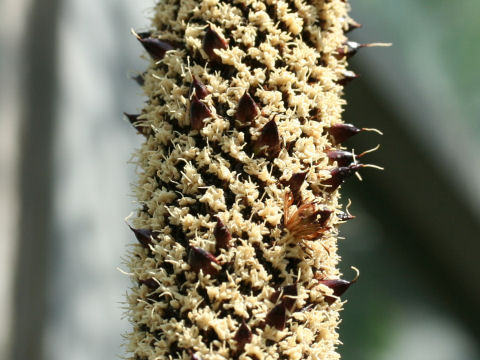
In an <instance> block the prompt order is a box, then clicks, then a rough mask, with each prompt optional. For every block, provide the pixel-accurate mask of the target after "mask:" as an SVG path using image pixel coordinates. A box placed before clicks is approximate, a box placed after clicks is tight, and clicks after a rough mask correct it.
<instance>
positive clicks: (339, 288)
mask: <svg viewBox="0 0 480 360" xmlns="http://www.w3.org/2000/svg"><path fill="white" fill-rule="evenodd" d="M356 281H357V278H355V279H354V280H352V281H347V280H342V279H336V280H320V281H319V283H320V284H323V285H325V286H328V287H329V288H330V289H332V290H333V295H334V296H329V295H326V296H325V301H326V302H327V303H328V304H329V305H331V304H333V303H334V302H335V301H336V300H337V298H338V297H340V296H342V295H343V294H344V293H345V292H346V291H347V290H348V288H349V287H350V286H351V285H352V284H354V283H355V282H356Z"/></svg>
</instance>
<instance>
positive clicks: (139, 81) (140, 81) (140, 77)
mask: <svg viewBox="0 0 480 360" xmlns="http://www.w3.org/2000/svg"><path fill="white" fill-rule="evenodd" d="M131 78H132V80H134V81H135V82H136V83H137V84H138V85H139V86H143V85H145V78H144V75H143V74H138V75H136V76H132V77H131Z"/></svg>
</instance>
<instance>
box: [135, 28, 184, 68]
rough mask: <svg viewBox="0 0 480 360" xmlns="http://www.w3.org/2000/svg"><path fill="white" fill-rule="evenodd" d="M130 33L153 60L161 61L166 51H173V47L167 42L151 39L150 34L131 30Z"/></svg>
mask: <svg viewBox="0 0 480 360" xmlns="http://www.w3.org/2000/svg"><path fill="white" fill-rule="evenodd" d="M132 33H133V35H135V37H136V38H137V39H138V41H140V44H142V46H143V47H144V49H145V50H146V51H147V52H148V54H149V55H150V56H151V57H152V58H153V59H154V60H157V61H158V60H161V59H163V57H164V56H165V53H166V52H167V51H169V50H175V47H174V46H173V45H172V44H170V43H168V42H167V41H163V40H160V39H158V38H155V37H152V36H151V33H149V32H144V33H136V32H135V31H133V30H132Z"/></svg>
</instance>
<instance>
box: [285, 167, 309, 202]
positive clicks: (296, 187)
mask: <svg viewBox="0 0 480 360" xmlns="http://www.w3.org/2000/svg"><path fill="white" fill-rule="evenodd" d="M307 174H308V171H304V172H299V173H294V174H292V176H291V177H290V179H289V180H287V181H283V185H284V186H289V187H290V192H291V193H292V195H293V201H294V202H296V203H298V202H300V201H302V197H301V194H300V188H301V187H302V184H303V182H304V181H305V179H306V177H307Z"/></svg>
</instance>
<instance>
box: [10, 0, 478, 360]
mask: <svg viewBox="0 0 480 360" xmlns="http://www.w3.org/2000/svg"><path fill="white" fill-rule="evenodd" d="M352 2H353V4H352V7H353V10H352V16H353V17H354V18H355V20H357V21H358V22H360V23H362V24H363V25H364V27H363V28H361V29H358V30H355V31H354V32H352V33H351V34H350V38H351V39H352V40H355V41H358V42H360V43H367V42H392V43H393V47H391V48H370V49H362V50H361V51H360V52H359V54H357V55H356V56H355V57H354V58H353V59H352V62H351V69H352V70H354V71H355V72H357V73H359V74H360V75H361V77H360V79H358V80H356V81H354V82H353V83H351V84H349V85H348V86H347V88H346V98H347V100H348V106H347V108H346V112H345V120H346V121H347V122H351V123H354V124H356V125H357V126H359V127H374V128H378V129H381V130H382V131H383V132H384V136H382V137H380V136H378V135H376V134H374V133H362V134H360V135H357V136H356V137H355V138H353V139H351V140H349V141H348V142H347V143H346V145H347V146H348V147H349V148H353V149H355V152H356V153H360V152H362V151H364V150H367V149H370V148H372V147H374V146H376V145H377V144H378V143H380V144H381V149H380V150H379V151H377V152H374V153H372V154H369V155H367V156H365V158H364V159H365V160H364V161H366V162H368V163H373V164H377V165H380V166H383V167H385V170H384V171H377V170H374V169H365V170H364V171H362V177H363V179H364V181H363V182H360V181H358V180H357V179H356V178H351V179H350V180H349V181H348V183H347V184H346V185H345V186H344V193H343V201H344V203H345V204H346V203H347V202H348V199H351V200H352V202H353V204H352V206H351V208H350V210H351V212H352V213H353V214H354V215H356V216H357V218H356V219H355V220H352V221H350V222H349V223H348V224H346V225H344V226H343V227H342V228H341V233H342V236H344V237H345V240H342V242H341V244H340V253H341V255H342V258H343V263H342V265H341V267H342V270H343V273H344V277H345V278H347V279H348V278H352V277H353V276H354V272H353V270H351V269H350V266H352V265H353V266H356V267H358V268H359V269H360V271H361V277H360V281H359V282H358V283H357V284H355V286H353V287H352V288H351V289H350V290H349V291H348V292H347V294H346V295H345V297H344V298H345V299H346V300H347V303H346V305H345V311H344V312H343V315H342V317H343V321H342V324H341V327H340V333H341V339H342V341H343V342H344V345H343V346H342V347H341V349H340V352H341V353H342V356H343V359H355V360H367V359H368V360H387V359H388V360H396V359H410V360H450V359H455V360H475V359H480V344H479V342H478V339H479V337H480V312H479V310H478V309H479V306H480V283H479V281H478V279H479V278H480V270H479V266H478V260H477V257H478V254H480V245H479V239H480V236H479V234H480V221H479V219H480V156H479V155H480V123H479V121H478V120H479V114H480V90H479V87H478V84H479V83H480V71H479V70H478V63H479V58H480V56H479V55H480V54H479V53H480V50H479V46H478V39H479V38H480V22H479V21H478V18H479V17H480V16H479V15H480V2H478V0H477V1H474V0H459V1H456V2H452V1H445V0H429V1H413V0H402V1H395V0H362V1H360V0H354V1H352ZM150 6H151V1H150V0H141V1H139V0H136V1H129V0H104V1H101V2H95V1H93V0H64V1H59V0H42V1H39V0H15V1H14V0H0V20H1V21H0V30H1V31H0V79H1V81H0V137H1V140H0V168H1V169H2V172H1V175H0V199H1V201H0V229H1V234H2V235H1V238H0V319H1V320H2V324H3V326H2V327H0V359H18V360H23V359H29V360H34V359H35V360H36V359H52V360H56V359H59V360H60V359H62V360H63V359H67V358H68V359H69V360H72V359H74V360H77V359H78V360H83V359H85V360H86V359H89V360H95V359H98V360H100V359H102V360H104V359H114V358H117V357H118V356H119V355H122V354H123V350H122V349H121V347H120V344H121V343H122V338H121V335H120V334H121V333H122V332H125V331H126V330H127V329H128V327H129V325H128V322H127V320H126V319H125V318H123V317H122V313H123V308H122V306H123V305H122V301H123V299H124V294H125V291H126V288H127V286H128V278H127V277H126V276H124V275H122V274H121V273H120V272H119V271H118V270H117V269H116V268H117V267H119V268H120V269H125V267H124V265H123V264H122V262H121V260H120V259H121V257H122V256H124V254H125V249H126V245H127V243H131V242H132V238H131V234H130V233H129V231H128V229H127V227H126V226H125V224H124V222H123V218H124V217H125V216H126V215H128V214H129V212H130V211H132V210H133V209H134V208H135V204H134V199H133V198H132V197H128V194H131V190H130V187H129V186H130V185H129V183H130V182H133V181H134V179H135V169H134V167H133V166H127V165H126V161H127V160H128V159H129V158H130V154H131V152H132V150H133V149H134V148H135V147H138V145H139V143H140V141H141V139H139V138H138V137H137V136H136V134H135V132H134V131H133V130H132V129H131V127H130V126H129V124H128V123H127V121H125V120H122V115H121V114H122V112H123V111H127V112H133V113H134V112H136V111H137V110H138V109H139V108H140V107H141V103H142V98H141V96H140V90H139V89H138V87H137V86H136V85H135V84H134V83H133V81H131V80H130V79H129V75H134V74H135V73H136V72H137V71H142V70H143V69H144V68H145V67H146V65H147V63H146V62H145V61H142V60H140V59H139V54H140V53H141V51H142V50H141V49H140V47H139V45H138V44H137V43H136V41H135V40H134V39H133V37H132V36H131V35H130V34H129V29H130V27H134V28H135V29H140V30H142V29H146V28H147V25H148V20H147V17H148V16H149V12H148V10H146V9H148V8H149V7H150Z"/></svg>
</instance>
